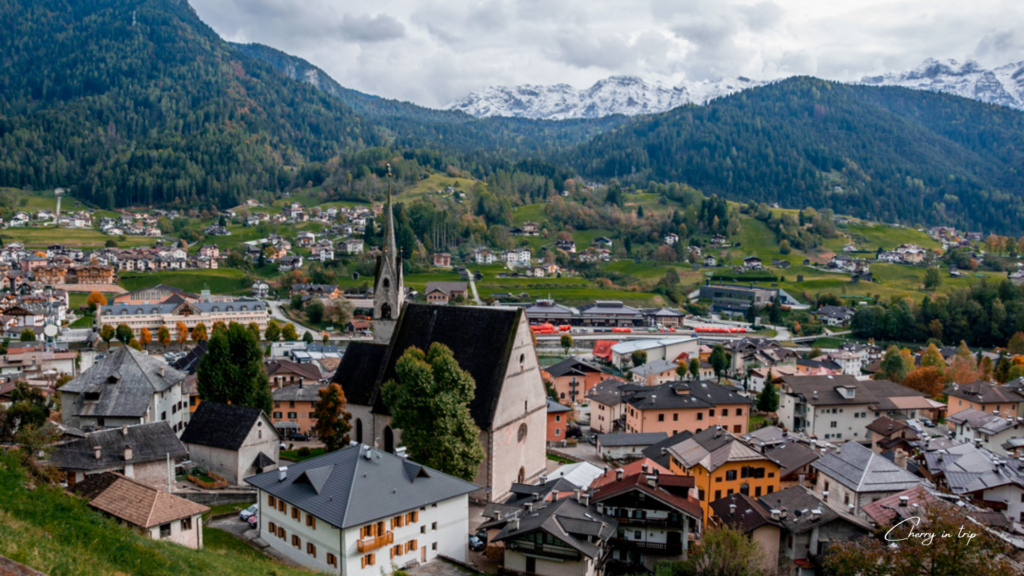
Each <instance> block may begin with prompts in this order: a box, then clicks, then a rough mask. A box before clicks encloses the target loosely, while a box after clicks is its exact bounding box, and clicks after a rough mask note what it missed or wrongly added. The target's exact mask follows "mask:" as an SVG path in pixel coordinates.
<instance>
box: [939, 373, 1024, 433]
mask: <svg viewBox="0 0 1024 576" xmlns="http://www.w3.org/2000/svg"><path fill="white" fill-rule="evenodd" d="M943 392H944V393H945V394H946V395H947V396H949V398H948V399H947V400H946V404H947V405H948V407H949V412H948V413H947V414H946V416H947V417H949V416H952V415H953V414H956V413H957V412H961V411H963V410H970V409H972V408H973V409H974V410H980V411H982V412H985V413H986V414H992V413H994V412H996V413H998V414H999V415H1000V416H1002V417H1003V418H1016V417H1017V415H1018V414H1019V410H1020V405H1021V403H1022V402H1024V397H1021V395H1020V394H1017V393H1016V392H1014V391H1013V390H1012V389H1011V388H1006V387H1003V386H998V385H996V384H992V383H991V382H986V381H984V380H978V381H976V382H971V383H970V384H964V385H962V386H960V385H957V384H953V385H952V386H950V387H949V388H946V389H945V390H944V391H943ZM948 424H949V429H950V430H952V429H953V428H954V424H953V423H952V422H948Z"/></svg>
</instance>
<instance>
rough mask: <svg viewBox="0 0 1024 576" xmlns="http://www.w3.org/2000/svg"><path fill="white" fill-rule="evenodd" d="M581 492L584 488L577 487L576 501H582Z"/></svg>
mask: <svg viewBox="0 0 1024 576" xmlns="http://www.w3.org/2000/svg"><path fill="white" fill-rule="evenodd" d="M580 492H582V490H581V489H579V488H577V489H576V501H577V502H580V501H581V498H580Z"/></svg>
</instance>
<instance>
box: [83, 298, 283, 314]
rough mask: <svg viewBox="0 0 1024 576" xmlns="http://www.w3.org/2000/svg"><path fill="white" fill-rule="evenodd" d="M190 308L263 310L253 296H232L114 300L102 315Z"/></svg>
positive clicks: (223, 310)
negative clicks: (139, 301) (150, 301)
mask: <svg viewBox="0 0 1024 576" xmlns="http://www.w3.org/2000/svg"><path fill="white" fill-rule="evenodd" d="M186 307H187V308H191V309H192V311H193V312H196V313H200V314H211V313H214V312H233V311H241V310H257V311H259V310H264V309H265V308H264V305H263V302H261V301H260V300H257V299H255V298H234V299H231V300H227V301H224V300H212V301H206V300H202V301H199V302H177V303H175V302H164V303H161V304H129V303H126V302H116V303H114V304H111V305H110V306H106V307H104V308H103V316H144V315H150V314H173V313H175V312H177V311H179V310H180V309H184V308H186Z"/></svg>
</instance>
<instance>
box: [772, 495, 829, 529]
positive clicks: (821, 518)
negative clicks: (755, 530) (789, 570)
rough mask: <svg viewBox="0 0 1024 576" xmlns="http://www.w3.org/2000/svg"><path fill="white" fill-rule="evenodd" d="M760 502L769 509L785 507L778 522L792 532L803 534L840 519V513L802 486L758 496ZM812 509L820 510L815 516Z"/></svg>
mask: <svg viewBox="0 0 1024 576" xmlns="http://www.w3.org/2000/svg"><path fill="white" fill-rule="evenodd" d="M760 503H761V505H762V506H765V507H767V508H768V510H769V511H770V510H782V509H785V510H786V517H785V518H780V519H779V522H780V523H781V524H782V527H783V528H785V529H786V530H787V531H789V532H792V533H793V534H803V533H804V532H807V531H808V530H812V529H814V528H818V527H820V526H824V525H825V524H828V523H829V522H832V521H835V520H838V519H840V515H839V514H838V513H837V512H836V511H835V510H833V509H832V507H830V506H829V505H827V504H826V503H824V502H822V501H821V500H819V499H818V498H817V497H816V496H814V494H812V493H811V492H810V491H809V490H808V489H807V488H805V487H803V486H790V487H789V488H786V489H785V490H780V491H779V492H773V493H771V494H766V495H764V496H762V497H761V498H760ZM814 511H818V512H820V515H818V517H817V518H815V514H813V512H814Z"/></svg>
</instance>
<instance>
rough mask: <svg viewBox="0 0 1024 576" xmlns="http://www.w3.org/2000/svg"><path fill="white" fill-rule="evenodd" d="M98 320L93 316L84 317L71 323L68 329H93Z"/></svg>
mask: <svg viewBox="0 0 1024 576" xmlns="http://www.w3.org/2000/svg"><path fill="white" fill-rule="evenodd" d="M95 321H96V318H95V317H93V316H82V317H81V318H79V319H78V320H75V321H74V322H72V323H71V325H70V326H68V328H92V326H93V323H94V322H95Z"/></svg>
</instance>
